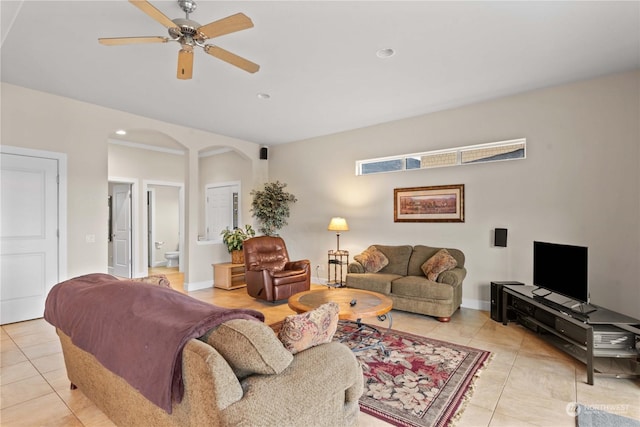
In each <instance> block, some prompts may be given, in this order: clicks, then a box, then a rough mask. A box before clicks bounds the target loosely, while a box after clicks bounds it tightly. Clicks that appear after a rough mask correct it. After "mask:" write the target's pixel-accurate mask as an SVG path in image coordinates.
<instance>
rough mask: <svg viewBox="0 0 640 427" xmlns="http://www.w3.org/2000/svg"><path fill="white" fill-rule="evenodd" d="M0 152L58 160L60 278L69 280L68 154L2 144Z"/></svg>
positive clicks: (60, 279)
mask: <svg viewBox="0 0 640 427" xmlns="http://www.w3.org/2000/svg"><path fill="white" fill-rule="evenodd" d="M0 152H2V153H6V154H15V155H19V156H30V157H39V158H45V159H53V160H57V161H58V177H59V178H58V179H59V182H58V232H59V237H58V280H59V281H60V282H62V281H64V280H67V279H68V278H69V277H67V275H68V273H67V260H68V249H67V242H68V236H67V234H68V228H67V191H68V189H67V186H68V181H67V154H66V153H59V152H56V151H47V150H34V149H31V148H22V147H13V146H9V145H0Z"/></svg>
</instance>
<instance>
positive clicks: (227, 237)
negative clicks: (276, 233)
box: [220, 224, 256, 253]
mask: <svg viewBox="0 0 640 427" xmlns="http://www.w3.org/2000/svg"><path fill="white" fill-rule="evenodd" d="M220 235H222V241H223V242H224V243H225V244H226V245H227V250H228V251H229V253H231V252H232V251H241V250H242V242H244V241H245V240H247V239H249V238H251V237H253V236H255V235H256V231H255V230H254V229H253V228H252V227H251V225H249V224H247V225H245V226H244V229H242V228H237V227H236V228H234V229H233V230H229V229H228V228H225V229H224V230H222V232H221V233H220Z"/></svg>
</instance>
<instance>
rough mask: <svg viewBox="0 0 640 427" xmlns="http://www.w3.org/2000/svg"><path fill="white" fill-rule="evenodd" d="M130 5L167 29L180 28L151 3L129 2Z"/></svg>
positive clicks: (142, 0) (139, 0)
mask: <svg viewBox="0 0 640 427" xmlns="http://www.w3.org/2000/svg"><path fill="white" fill-rule="evenodd" d="M129 3H131V4H132V5H134V6H135V7H137V8H138V9H140V10H141V11H143V12H144V13H146V14H147V15H149V16H150V17H152V18H153V19H155V20H156V21H158V22H159V23H161V24H162V25H164V26H165V27H167V28H177V27H178V26H177V25H176V24H175V23H174V22H173V21H172V20H171V19H169V18H168V17H167V15H165V14H164V13H162V12H160V11H159V10H158V9H156V8H155V7H154V6H153V5H152V4H151V3H149V2H148V1H146V0H129Z"/></svg>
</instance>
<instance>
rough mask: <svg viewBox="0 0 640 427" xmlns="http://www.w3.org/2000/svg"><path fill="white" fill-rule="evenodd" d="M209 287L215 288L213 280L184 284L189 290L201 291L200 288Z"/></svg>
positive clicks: (186, 289) (185, 288)
mask: <svg viewBox="0 0 640 427" xmlns="http://www.w3.org/2000/svg"><path fill="white" fill-rule="evenodd" d="M207 288H213V282H212V281H211V280H205V281H203V282H192V283H185V284H184V290H185V291H187V292H191V291H199V290H200V289H207Z"/></svg>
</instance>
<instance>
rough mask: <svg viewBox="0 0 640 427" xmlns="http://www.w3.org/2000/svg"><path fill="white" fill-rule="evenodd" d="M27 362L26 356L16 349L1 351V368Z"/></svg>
mask: <svg viewBox="0 0 640 427" xmlns="http://www.w3.org/2000/svg"><path fill="white" fill-rule="evenodd" d="M27 360H28V359H27V356H25V355H24V353H23V352H22V351H20V350H19V349H18V348H14V349H12V350H7V351H3V352H2V353H0V366H2V367H5V366H10V365H15V364H16V363H22V362H26V361H27Z"/></svg>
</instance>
